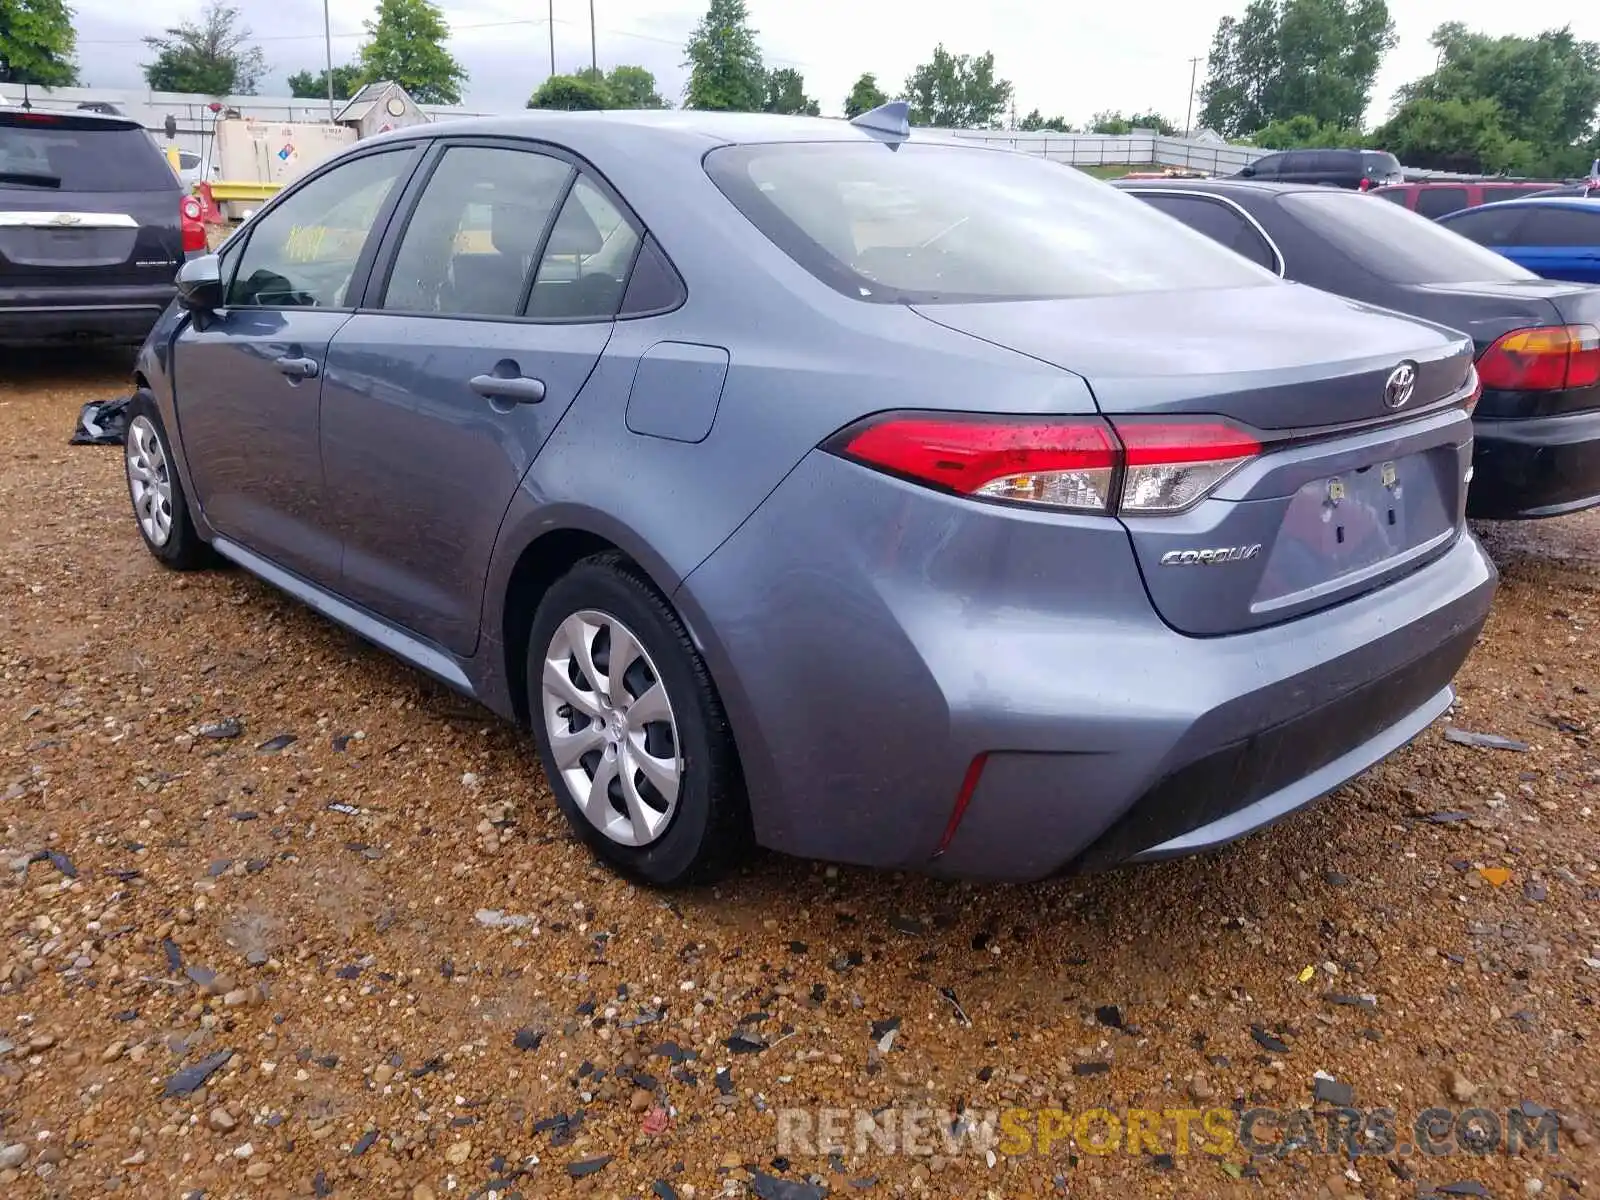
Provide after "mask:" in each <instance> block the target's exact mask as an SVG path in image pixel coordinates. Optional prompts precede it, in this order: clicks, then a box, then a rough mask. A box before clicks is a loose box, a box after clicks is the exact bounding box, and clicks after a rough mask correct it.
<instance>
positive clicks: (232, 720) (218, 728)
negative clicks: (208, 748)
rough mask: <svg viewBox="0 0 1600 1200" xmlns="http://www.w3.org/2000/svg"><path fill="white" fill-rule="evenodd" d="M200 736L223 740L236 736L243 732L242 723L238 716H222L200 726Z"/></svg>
mask: <svg viewBox="0 0 1600 1200" xmlns="http://www.w3.org/2000/svg"><path fill="white" fill-rule="evenodd" d="M199 732H200V736H201V737H203V738H211V739H212V740H213V741H218V742H225V741H227V740H228V739H229V738H236V737H238V736H239V735H240V734H241V733H243V732H244V725H243V723H242V722H241V721H240V720H239V718H238V717H224V718H223V719H222V720H220V721H212V722H211V723H210V724H207V725H202V726H200V730H199Z"/></svg>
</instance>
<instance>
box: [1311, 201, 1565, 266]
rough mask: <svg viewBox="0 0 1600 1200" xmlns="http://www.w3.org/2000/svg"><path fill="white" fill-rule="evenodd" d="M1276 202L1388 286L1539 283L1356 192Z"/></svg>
mask: <svg viewBox="0 0 1600 1200" xmlns="http://www.w3.org/2000/svg"><path fill="white" fill-rule="evenodd" d="M1279 203H1281V204H1282V205H1283V207H1284V208H1285V209H1287V210H1288V211H1289V212H1290V213H1292V214H1293V215H1294V216H1295V217H1296V218H1297V219H1298V220H1299V221H1300V222H1301V224H1303V225H1305V226H1307V227H1308V228H1309V229H1311V230H1312V232H1314V233H1316V234H1318V235H1320V236H1321V237H1323V238H1324V239H1326V240H1327V242H1328V243H1329V245H1331V246H1332V247H1333V248H1334V249H1335V250H1337V251H1338V252H1340V253H1342V254H1344V255H1346V256H1348V257H1349V258H1350V259H1352V260H1354V261H1355V262H1356V263H1357V264H1358V265H1359V266H1361V267H1363V268H1365V269H1366V270H1368V271H1371V272H1372V273H1373V274H1374V275H1376V276H1378V278H1380V279H1386V280H1388V281H1389V282H1390V283H1477V282H1481V281H1492V280H1498V279H1506V280H1511V279H1534V278H1537V276H1535V275H1534V274H1533V273H1532V272H1531V271H1525V270H1523V269H1522V268H1521V267H1519V266H1517V264H1516V263H1514V262H1512V261H1511V260H1510V259H1508V258H1503V257H1502V256H1500V255H1498V254H1496V253H1495V252H1494V251H1493V250H1485V249H1484V248H1483V247H1482V246H1479V245H1477V244H1476V243H1475V242H1469V241H1468V240H1467V239H1466V238H1464V237H1462V236H1461V235H1460V234H1455V233H1451V232H1450V231H1449V230H1448V229H1446V228H1444V227H1443V226H1442V225H1437V224H1435V223H1434V222H1432V221H1430V220H1428V219H1427V218H1426V217H1419V216H1417V215H1416V214H1415V213H1413V212H1409V211H1407V210H1406V209H1404V208H1401V207H1399V206H1398V205H1395V204H1378V203H1375V202H1374V201H1373V198H1372V197H1371V196H1364V195H1362V194H1361V193H1359V192H1323V191H1316V192H1310V191H1307V192H1291V193H1290V194H1288V195H1286V196H1284V197H1282V198H1281V200H1280V201H1279Z"/></svg>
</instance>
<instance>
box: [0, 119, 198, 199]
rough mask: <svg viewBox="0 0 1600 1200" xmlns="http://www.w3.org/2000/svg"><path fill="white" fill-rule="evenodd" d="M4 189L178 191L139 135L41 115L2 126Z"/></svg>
mask: <svg viewBox="0 0 1600 1200" xmlns="http://www.w3.org/2000/svg"><path fill="white" fill-rule="evenodd" d="M23 120H26V121H27V123H26V124H23V123H21V122H22V121H23ZM13 121H15V122H18V123H12V122H13ZM5 186H22V187H41V188H55V189H60V190H61V191H64V192H156V191H171V190H173V189H175V188H177V186H178V180H177V176H175V175H174V174H173V173H172V169H171V168H170V167H169V166H168V165H167V161H166V159H165V158H163V157H162V156H161V151H160V150H158V149H157V148H156V146H155V144H154V143H153V142H152V141H151V140H150V138H149V137H148V136H147V135H146V134H145V132H144V130H142V129H133V128H129V127H127V126H115V125H114V126H112V127H111V128H109V129H85V128H83V127H82V126H81V125H74V123H73V122H72V120H71V119H62V118H58V119H52V118H51V117H50V116H48V115H47V114H41V115H38V116H33V115H30V116H29V117H27V118H22V117H15V118H11V119H10V120H6V121H0V187H5Z"/></svg>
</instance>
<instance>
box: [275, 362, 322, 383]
mask: <svg viewBox="0 0 1600 1200" xmlns="http://www.w3.org/2000/svg"><path fill="white" fill-rule="evenodd" d="M274 361H275V362H276V363H277V364H278V370H280V371H282V372H283V373H284V374H285V375H287V376H288V377H289V378H290V379H315V378H316V377H317V371H318V369H319V368H318V367H317V360H316V359H314V358H279V359H275V360H274Z"/></svg>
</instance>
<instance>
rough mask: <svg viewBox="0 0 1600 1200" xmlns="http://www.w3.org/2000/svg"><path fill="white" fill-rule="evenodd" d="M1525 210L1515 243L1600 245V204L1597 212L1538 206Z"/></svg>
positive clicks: (1533, 244) (1528, 244)
mask: <svg viewBox="0 0 1600 1200" xmlns="http://www.w3.org/2000/svg"><path fill="white" fill-rule="evenodd" d="M1522 211H1523V214H1524V216H1523V221H1522V224H1521V225H1520V226H1518V227H1517V233H1516V241H1514V242H1512V243H1511V245H1514V246H1600V204H1597V205H1595V210H1594V211H1593V212H1584V211H1583V210H1582V209H1577V208H1534V207H1532V206H1531V205H1530V206H1529V207H1528V208H1525V209H1523V210H1522Z"/></svg>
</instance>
